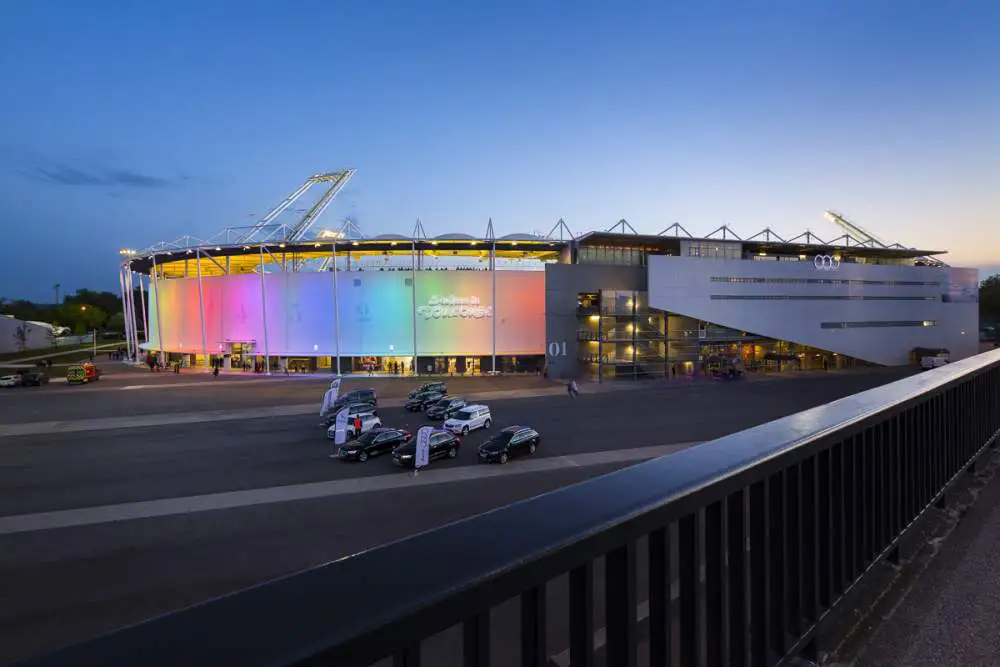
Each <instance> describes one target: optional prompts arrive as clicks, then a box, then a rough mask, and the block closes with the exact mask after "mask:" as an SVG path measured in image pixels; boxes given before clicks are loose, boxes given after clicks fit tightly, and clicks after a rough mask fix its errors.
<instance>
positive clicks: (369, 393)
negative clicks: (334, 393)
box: [333, 389, 378, 412]
mask: <svg viewBox="0 0 1000 667" xmlns="http://www.w3.org/2000/svg"><path fill="white" fill-rule="evenodd" d="M348 403H371V404H372V405H378V395H377V394H376V393H375V390H374V389H355V390H353V391H349V392H347V393H346V394H343V395H341V396H338V397H337V400H336V401H334V402H333V410H334V411H335V412H337V411H339V410H340V408H342V407H344V406H345V405H347V404H348Z"/></svg>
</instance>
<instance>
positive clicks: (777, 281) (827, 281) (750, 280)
mask: <svg viewBox="0 0 1000 667" xmlns="http://www.w3.org/2000/svg"><path fill="white" fill-rule="evenodd" d="M710 280H711V281H712V282H713V283H730V284H734V285H746V284H756V285H760V284H768V285H887V286H890V287H904V286H905V287H936V286H937V285H938V282H937V281H930V280H838V279H835V278H758V277H755V276H712V278H710Z"/></svg>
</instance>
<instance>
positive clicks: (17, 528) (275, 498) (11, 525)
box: [0, 442, 698, 535]
mask: <svg viewBox="0 0 1000 667" xmlns="http://www.w3.org/2000/svg"><path fill="white" fill-rule="evenodd" d="M696 444H698V443H696V442H683V443H675V444H670V445H654V446H652V447H636V448H634V449H617V450H609V451H601V452H590V453H587V454H572V455H567V456H551V457H546V458H527V459H524V460H517V461H514V462H513V463H512V464H510V465H481V464H474V465H466V466H459V467H456V468H448V469H445V470H434V469H433V468H431V469H430V470H424V471H421V472H420V474H419V475H413V474H412V473H411V474H406V473H402V472H398V471H397V472H395V473H391V474H387V475H374V476H370V477H356V478H352V479H338V480H333V481H329V482H312V483H307V484H294V485H289V486H276V487H269V488H264V489H251V490H248V491H230V492H226V493H212V494H207V495H201V496H189V497H186V498H164V499H161V500H147V501H142V502H134V503H125V504H121V505H105V506H101V507H84V508H81V509H72V510H62V511H57V512H41V513H38V514H20V515H14V516H6V517H0V535H11V534H14V533H25V532H32V531H36V530H52V529H54V528H68V527H72V526H89V525H93V524H99V523H110V522H114V521H128V520H132V519H149V518H152V517H160V516H171V515H175V514H190V513H192V512H207V511H212V510H224V509H233V508H237V507H251V506H254V505H266V504H271V503H283V502H290V501H294V500H309V499H314V498H327V497H331V496H342V495H348V494H355V493H367V492H372V491H387V490H390V489H405V488H412V487H417V486H429V485H432V484H445V483H448V482H465V481H469V480H477V479H487V478H494V477H507V476H511V475H523V474H526V473H532V472H547V471H552V470H564V469H566V468H583V467H588V466H599V465H607V464H612V463H632V462H637V461H646V460H649V459H653V458H656V457H658V456H664V455H666V454H672V453H674V452H677V451H680V450H682V449H686V448H687V447H691V446H693V445H696ZM330 465H364V464H352V463H346V464H345V463H343V462H340V461H333V462H331V463H330Z"/></svg>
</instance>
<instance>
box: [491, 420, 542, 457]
mask: <svg viewBox="0 0 1000 667" xmlns="http://www.w3.org/2000/svg"><path fill="white" fill-rule="evenodd" d="M541 441H542V436H540V435H538V431H536V430H535V429H533V428H531V427H529V426H508V427H507V428H505V429H504V430H502V431H500V432H499V433H497V434H496V435H494V436H493V437H492V438H490V439H489V440H487V441H486V442H484V443H483V444H481V445H479V460H480V461H483V462H484V463H491V462H493V461H498V462H500V463H507V460H508V459H510V458H511V457H512V456H521V455H522V454H534V453H535V450H536V449H538V443H540V442H541Z"/></svg>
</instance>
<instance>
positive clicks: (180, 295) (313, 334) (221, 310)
mask: <svg viewBox="0 0 1000 667" xmlns="http://www.w3.org/2000/svg"><path fill="white" fill-rule="evenodd" d="M564 248H565V244H562V243H559V242H556V241H553V240H551V239H545V238H541V237H537V236H533V235H526V234H525V235H511V236H507V237H503V238H499V239H497V238H482V239H476V238H473V237H471V236H467V235H462V234H455V235H445V236H439V237H436V238H433V239H428V238H425V237H422V238H414V239H409V238H403V237H400V236H380V237H376V238H351V236H350V235H349V234H348V233H347V232H343V233H337V234H336V235H335V237H334V238H332V239H322V240H321V239H319V238H311V239H309V240H307V241H299V242H292V241H284V240H275V241H253V242H239V243H232V242H229V243H220V244H219V245H213V244H208V243H199V244H196V245H193V246H190V247H168V246H164V247H157V248H152V249H148V250H146V251H143V252H141V253H131V252H130V253H129V259H128V260H127V261H126V263H125V265H124V267H123V268H124V271H123V277H122V281H123V287H124V288H125V289H124V290H123V291H124V292H125V293H133V292H134V290H131V289H129V287H134V286H135V283H136V282H137V281H138V283H139V285H140V295H139V296H140V299H139V300H138V302H136V301H135V300H134V299H133V300H132V301H128V300H127V301H128V302H127V303H126V310H127V312H126V319H127V320H128V321H131V322H134V323H135V324H133V325H132V326H131V327H130V328H131V331H130V332H129V336H128V337H129V340H130V342H131V344H132V347H133V348H134V349H136V350H139V351H140V352H145V353H146V354H161V355H162V356H163V357H165V360H166V361H175V362H176V361H179V362H181V363H183V364H185V365H194V364H198V365H204V364H209V363H218V364H220V365H222V366H223V367H224V368H254V369H258V370H259V369H261V368H264V369H268V370H274V369H276V368H278V369H283V368H288V367H291V368H292V369H293V370H301V371H307V372H316V371H321V370H323V369H329V370H331V371H336V370H340V371H342V372H359V371H365V370H375V371H378V372H401V373H412V372H414V370H415V369H414V367H416V370H417V372H428V371H429V372H454V373H480V372H489V371H494V370H495V371H538V370H541V368H542V366H543V365H544V355H545V346H546V343H545V264H546V263H547V262H553V261H557V260H558V258H559V254H560V252H561V251H562V250H563V249H564ZM136 304H138V307H137V306H136ZM140 327H141V330H142V331H143V333H142V334H141V335H140V334H139V333H138V332H139V330H140ZM147 332H148V333H147ZM137 357H138V355H137Z"/></svg>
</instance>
